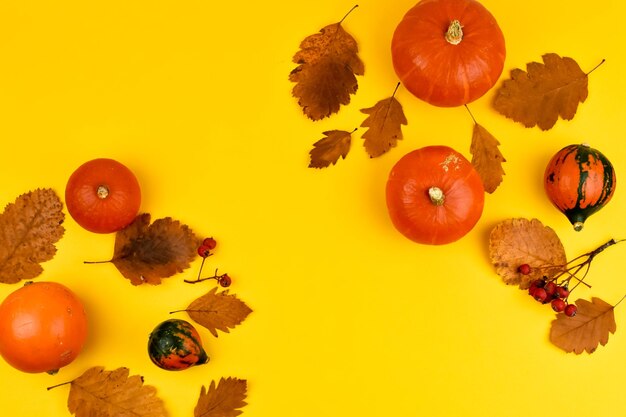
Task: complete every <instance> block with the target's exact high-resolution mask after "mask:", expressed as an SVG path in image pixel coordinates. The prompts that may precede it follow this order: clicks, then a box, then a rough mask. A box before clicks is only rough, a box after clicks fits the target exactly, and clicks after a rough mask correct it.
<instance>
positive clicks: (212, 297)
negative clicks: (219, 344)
mask: <svg viewBox="0 0 626 417" xmlns="http://www.w3.org/2000/svg"><path fill="white" fill-rule="evenodd" d="M186 311H187V313H188V314H189V317H191V319H192V320H193V321H195V322H196V323H198V324H200V325H201V326H204V327H206V328H207V329H209V331H210V332H211V334H212V335H213V336H215V337H217V331H218V330H221V331H223V332H224V333H229V332H230V330H229V329H232V328H233V327H235V326H237V325H238V324H241V323H242V322H243V321H244V320H245V319H246V317H248V314H250V313H252V309H251V308H250V307H248V306H247V305H246V303H244V302H243V301H241V300H240V299H239V298H237V296H235V294H229V293H228V290H224V291H222V292H219V293H218V292H217V287H215V288H213V289H212V290H211V291H209V292H208V293H207V294H205V295H203V296H201V297H199V298H197V299H196V300H194V301H193V302H192V303H191V304H190V305H189V307H187V310H186Z"/></svg>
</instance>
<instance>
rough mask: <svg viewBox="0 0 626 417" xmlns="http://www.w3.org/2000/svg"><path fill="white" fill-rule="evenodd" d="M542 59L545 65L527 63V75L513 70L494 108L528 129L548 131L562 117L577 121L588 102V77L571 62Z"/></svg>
mask: <svg viewBox="0 0 626 417" xmlns="http://www.w3.org/2000/svg"><path fill="white" fill-rule="evenodd" d="M542 59H543V62H544V63H543V64H541V63H539V62H530V63H528V64H527V65H526V69H527V72H525V71H523V70H521V69H518V68H516V69H514V70H512V71H511V79H509V80H505V81H504V82H503V83H502V86H501V87H500V88H499V89H498V90H497V91H496V94H495V98H494V101H493V107H494V108H495V109H496V111H498V112H499V113H501V114H502V115H504V116H506V117H508V118H511V119H513V120H515V121H516V122H520V123H522V124H523V125H524V126H526V127H533V126H535V125H536V126H539V128H540V129H542V130H548V129H550V128H552V126H554V124H555V123H556V121H557V120H558V118H559V116H560V117H561V118H563V119H565V120H571V119H573V118H574V115H575V114H576V110H577V108H578V103H582V102H584V101H585V100H586V99H587V94H588V90H587V83H588V75H587V74H585V73H584V72H583V71H582V70H581V69H580V66H578V63H577V62H576V61H574V60H573V59H572V58H568V57H563V58H561V57H560V56H559V55H557V54H554V53H549V54H545V55H543V57H542Z"/></svg>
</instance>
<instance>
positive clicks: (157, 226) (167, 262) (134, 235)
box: [110, 213, 200, 285]
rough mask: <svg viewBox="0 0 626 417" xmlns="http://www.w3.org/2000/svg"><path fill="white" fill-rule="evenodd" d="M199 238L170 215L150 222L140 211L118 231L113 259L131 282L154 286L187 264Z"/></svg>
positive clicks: (191, 257)
mask: <svg viewBox="0 0 626 417" xmlns="http://www.w3.org/2000/svg"><path fill="white" fill-rule="evenodd" d="M199 244H200V239H199V238H198V237H196V235H195V234H194V233H193V231H192V230H191V229H190V228H189V227H188V226H186V225H184V224H181V223H180V222H179V221H177V220H173V219H172V218H170V217H165V218H163V219H158V220H155V221H154V223H152V224H150V214H147V213H143V214H140V215H139V216H137V218H135V220H134V221H133V222H132V223H131V224H130V225H128V226H127V227H125V228H124V229H122V230H120V231H119V232H117V234H116V236H115V248H114V254H113V259H111V261H110V262H112V263H113V264H114V265H115V266H116V267H117V269H118V270H119V271H120V272H121V273H122V275H124V277H126V278H128V279H129V280H130V282H131V283H132V284H133V285H139V284H143V283H148V284H153V285H157V284H160V283H161V278H167V277H171V276H172V275H174V274H176V273H179V272H182V271H183V270H185V269H186V268H188V267H189V264H190V263H191V261H193V260H194V258H195V257H196V253H197V252H196V250H197V248H198V245H199Z"/></svg>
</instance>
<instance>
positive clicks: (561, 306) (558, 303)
mask: <svg viewBox="0 0 626 417" xmlns="http://www.w3.org/2000/svg"><path fill="white" fill-rule="evenodd" d="M550 305H551V306H552V310H554V311H556V312H557V313H560V312H561V311H563V310H565V307H566V303H565V301H563V300H561V299H560V298H555V299H554V300H552V303H550Z"/></svg>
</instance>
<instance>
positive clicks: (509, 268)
mask: <svg viewBox="0 0 626 417" xmlns="http://www.w3.org/2000/svg"><path fill="white" fill-rule="evenodd" d="M489 257H490V259H491V263H492V264H493V266H495V268H496V272H497V273H498V275H500V276H501V277H502V279H503V281H504V282H505V283H506V284H509V285H519V287H520V288H521V289H526V288H528V287H529V286H530V284H531V283H532V282H533V281H534V280H536V279H539V278H542V277H543V276H544V275H546V276H553V275H554V274H555V273H556V272H557V271H561V270H563V267H564V265H565V264H566V263H567V258H566V256H565V249H564V248H563V244H562V243H561V240H560V239H559V237H558V236H557V235H556V233H555V232H554V230H552V229H551V228H549V227H548V226H544V225H543V224H542V223H541V222H540V221H539V220H537V219H532V220H528V219H509V220H505V221H503V222H501V223H499V224H497V225H496V226H495V227H494V228H493V229H492V230H491V233H490V235H489ZM522 264H528V265H530V267H531V273H530V274H528V275H523V274H521V273H520V272H518V270H517V268H518V267H519V266H520V265H522Z"/></svg>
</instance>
